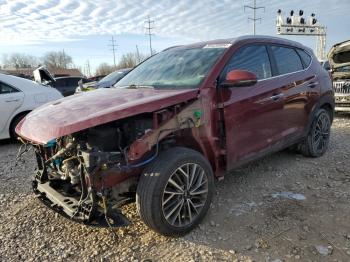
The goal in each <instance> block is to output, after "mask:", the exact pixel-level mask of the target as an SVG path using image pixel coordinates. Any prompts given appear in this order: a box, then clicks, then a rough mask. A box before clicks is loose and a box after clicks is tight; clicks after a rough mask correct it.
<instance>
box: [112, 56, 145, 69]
mask: <svg viewBox="0 0 350 262" xmlns="http://www.w3.org/2000/svg"><path fill="white" fill-rule="evenodd" d="M146 58H147V56H146V55H144V54H140V53H126V54H124V55H123V56H122V58H121V59H120V62H119V64H118V66H117V67H118V68H130V67H135V66H137V65H138V64H139V63H141V62H142V61H144V60H145V59H146Z"/></svg>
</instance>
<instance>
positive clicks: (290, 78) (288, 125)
mask: <svg viewBox="0 0 350 262" xmlns="http://www.w3.org/2000/svg"><path fill="white" fill-rule="evenodd" d="M268 47H269V48H270V50H271V55H272V56H273V59H274V61H275V64H276V77H275V78H274V81H275V82H276V85H277V86H278V87H279V88H280V90H281V91H282V93H283V99H284V108H283V117H282V119H281V122H280V123H279V126H280V128H281V133H280V134H281V137H280V139H283V140H284V141H286V142H287V141H293V140H297V139H298V138H299V137H301V136H303V135H304V131H305V129H306V127H307V124H308V121H309V115H310V111H311V110H312V107H313V105H314V103H315V102H316V101H317V98H318V94H319V85H318V82H317V78H316V75H315V73H314V72H313V71H312V70H307V68H308V67H309V65H310V62H311V57H310V56H309V58H307V57H305V55H307V54H306V53H305V52H303V51H302V50H297V49H295V48H294V47H289V46H280V45H269V46H268ZM302 52H303V53H302ZM302 56H304V58H303V60H302Z"/></svg>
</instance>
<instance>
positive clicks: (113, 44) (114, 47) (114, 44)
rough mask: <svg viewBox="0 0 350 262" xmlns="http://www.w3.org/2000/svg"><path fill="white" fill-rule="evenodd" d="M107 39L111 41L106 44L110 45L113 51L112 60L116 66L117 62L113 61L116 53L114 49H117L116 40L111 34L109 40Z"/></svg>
mask: <svg viewBox="0 0 350 262" xmlns="http://www.w3.org/2000/svg"><path fill="white" fill-rule="evenodd" d="M109 41H111V44H110V45H108V46H110V47H111V48H112V49H110V50H111V51H112V52H113V62H114V67H116V66H117V64H116V63H115V53H116V51H117V46H118V45H117V42H116V40H115V39H114V37H113V36H112V39H111V40H109Z"/></svg>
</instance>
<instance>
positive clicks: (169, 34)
mask: <svg viewBox="0 0 350 262" xmlns="http://www.w3.org/2000/svg"><path fill="white" fill-rule="evenodd" d="M256 3H257V6H263V7H265V9H259V10H257V17H260V18H261V22H259V21H258V22H257V24H256V30H257V34H259V35H273V36H276V27H275V21H276V12H277V10H278V9H281V10H282V11H283V12H284V13H285V14H286V13H289V11H290V10H291V9H294V10H299V9H302V10H304V14H307V15H308V14H311V13H315V14H316V18H317V19H318V21H319V23H320V24H322V25H325V26H326V27H327V42H326V43H327V47H326V49H327V50H328V49H329V48H330V47H331V46H332V45H333V44H335V43H337V42H341V41H344V40H348V39H350V19H349V13H350V0H331V1H330V0H328V1H326V0H307V1H306V0H295V1H281V0H265V1H264V0H256ZM252 4H253V0H216V1H215V0H177V1H175V0H142V1H140V0H114V1H109V0H100V1H99V0H93V1H91V0H84V1H78V0H48V1H44V0H34V1H30V0H25V1H21V0H8V1H5V0H0V59H1V57H2V56H3V54H9V53H13V52H19V53H27V54H30V55H34V56H43V55H44V54H45V52H48V51H61V50H64V51H65V52H66V53H67V54H69V55H71V56H72V58H73V61H74V63H75V64H76V65H77V66H81V67H82V68H84V66H85V65H86V63H87V61H89V63H90V66H91V67H92V69H95V68H96V67H97V66H98V65H99V64H100V63H102V62H107V63H109V64H113V54H112V51H111V47H110V46H109V45H110V44H111V41H110V40H111V37H112V36H114V38H115V42H116V44H117V45H118V46H117V47H116V48H117V49H116V59H117V62H118V60H119V59H120V58H121V56H122V54H125V53H127V52H135V51H136V46H137V47H138V49H139V51H140V52H141V53H144V54H149V52H150V51H149V40H148V36H147V35H146V29H145V26H146V24H145V20H147V17H148V16H150V17H151V20H153V21H154V23H153V24H152V27H153V29H152V33H153V34H154V35H153V36H152V37H153V38H152V45H153V49H155V50H156V51H161V50H163V49H165V48H167V47H169V46H173V45H180V44H187V43H192V42H198V41H203V40H211V39H219V38H232V37H237V36H240V35H249V34H252V33H253V24H252V22H251V21H249V20H248V18H249V17H252V11H251V10H248V9H246V10H244V8H243V7H244V5H252ZM282 37H285V36H282ZM285 38H289V39H293V40H295V41H299V42H301V43H303V44H305V45H307V46H309V47H311V48H313V49H315V46H316V38H315V37H306V36H289V37H285Z"/></svg>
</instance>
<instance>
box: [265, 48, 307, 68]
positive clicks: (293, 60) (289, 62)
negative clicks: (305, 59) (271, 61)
mask: <svg viewBox="0 0 350 262" xmlns="http://www.w3.org/2000/svg"><path fill="white" fill-rule="evenodd" d="M271 50H272V53H273V55H274V57H275V61H276V65H277V70H278V75H284V74H288V73H293V72H296V71H300V70H303V69H304V67H303V64H302V62H301V60H300V57H299V55H298V54H297V52H296V51H295V49H294V48H289V47H283V46H274V45H273V46H271Z"/></svg>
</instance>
